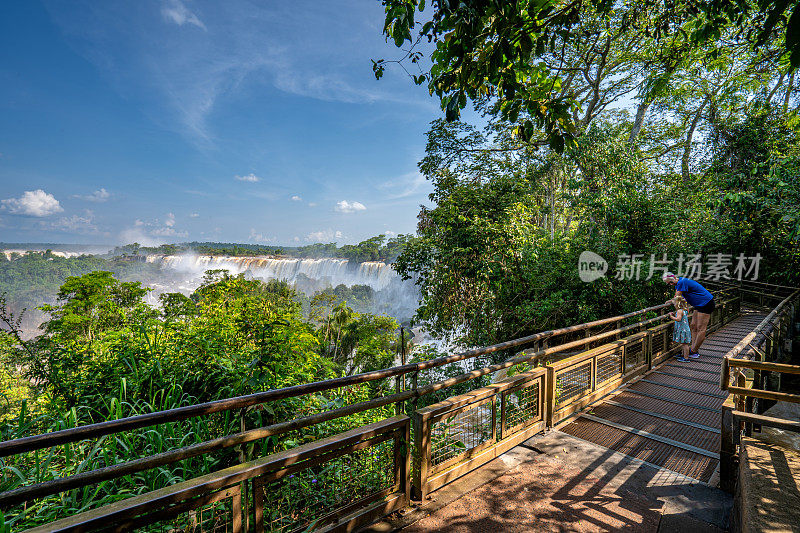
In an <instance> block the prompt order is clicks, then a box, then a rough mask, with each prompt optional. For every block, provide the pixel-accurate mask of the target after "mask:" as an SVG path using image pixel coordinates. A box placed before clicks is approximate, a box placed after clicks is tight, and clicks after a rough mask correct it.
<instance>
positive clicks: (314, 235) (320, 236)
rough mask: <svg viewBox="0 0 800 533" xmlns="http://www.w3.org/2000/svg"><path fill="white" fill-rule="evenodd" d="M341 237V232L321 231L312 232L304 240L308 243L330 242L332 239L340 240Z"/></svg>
mask: <svg viewBox="0 0 800 533" xmlns="http://www.w3.org/2000/svg"><path fill="white" fill-rule="evenodd" d="M342 237H343V235H342V232H341V231H334V230H332V229H326V230H321V231H312V232H311V233H309V234H308V235H306V240H307V241H309V242H331V241H332V240H333V239H341V238H342Z"/></svg>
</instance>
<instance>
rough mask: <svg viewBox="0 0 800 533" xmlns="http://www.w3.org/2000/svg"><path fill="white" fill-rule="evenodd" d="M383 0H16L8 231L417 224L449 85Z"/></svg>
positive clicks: (151, 234)
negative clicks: (437, 80) (404, 37)
mask: <svg viewBox="0 0 800 533" xmlns="http://www.w3.org/2000/svg"><path fill="white" fill-rule="evenodd" d="M382 22H383V11H382V7H381V5H380V2H378V1H377V0H362V1H351V2H346V1H341V2H340V1H336V2H328V1H313V2H311V1H292V2H278V1H262V2H245V1H239V0H235V1H234V0H226V1H225V2H217V1H202V0H141V1H136V2H130V1H106V0H102V1H100V0H97V1H94V2H81V1H69V2H68V1H52V2H51V1H44V2H39V1H34V0H29V1H25V2H4V3H3V4H2V6H0V241H5V242H20V241H24V242H65V243H87V244H91V243H103V244H116V243H125V242H132V241H138V242H140V243H144V244H157V243H163V242H181V241H191V240H200V241H205V240H213V241H225V242H251V243H264V244H274V245H297V244H308V243H310V242H320V241H321V242H331V241H337V242H339V243H349V242H358V241H359V240H362V239H364V238H367V237H369V236H372V235H376V234H378V233H385V232H389V233H388V234H389V235H391V234H393V233H408V232H413V231H414V228H415V223H416V215H417V213H418V211H419V208H418V206H419V204H420V203H425V202H426V201H427V194H428V192H430V186H429V184H428V183H427V182H425V180H424V179H422V178H421V176H420V175H419V174H418V173H417V168H416V163H417V162H418V161H419V160H420V158H421V157H422V155H423V153H424V147H425V137H424V134H425V132H426V131H427V129H428V124H429V122H430V121H431V120H433V119H435V118H437V117H439V116H441V113H440V111H439V108H438V102H437V101H436V100H435V99H433V98H431V97H429V96H428V93H427V90H426V89H425V88H424V87H417V86H415V85H413V83H412V82H411V81H410V80H409V79H408V78H407V77H406V75H405V74H404V73H403V72H402V70H400V69H392V68H389V69H387V72H386V75H385V76H384V78H383V79H382V80H380V81H376V80H375V79H374V76H373V74H372V70H371V63H370V59H371V58H379V57H385V58H395V57H397V56H398V51H397V49H396V48H394V45H392V44H387V43H386V42H385V40H384V39H383V37H382V35H381V27H382Z"/></svg>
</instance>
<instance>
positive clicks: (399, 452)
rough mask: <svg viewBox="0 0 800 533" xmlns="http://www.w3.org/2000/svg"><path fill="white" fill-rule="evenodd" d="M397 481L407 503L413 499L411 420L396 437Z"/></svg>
mask: <svg viewBox="0 0 800 533" xmlns="http://www.w3.org/2000/svg"><path fill="white" fill-rule="evenodd" d="M394 468H395V476H396V477H395V482H396V483H397V485H398V486H399V487H398V488H399V490H400V492H402V493H403V494H404V495H405V499H406V505H408V502H409V501H410V500H411V484H412V481H411V421H410V420H408V421H407V422H406V424H405V425H404V426H403V427H402V428H401V429H399V430H398V432H397V433H395V437H394Z"/></svg>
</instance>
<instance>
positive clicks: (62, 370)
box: [0, 271, 397, 528]
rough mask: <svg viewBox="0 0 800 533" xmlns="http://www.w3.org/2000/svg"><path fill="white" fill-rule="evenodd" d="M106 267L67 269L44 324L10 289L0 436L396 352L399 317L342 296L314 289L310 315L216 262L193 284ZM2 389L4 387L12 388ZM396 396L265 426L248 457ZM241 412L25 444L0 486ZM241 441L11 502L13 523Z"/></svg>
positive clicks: (348, 420) (118, 455) (281, 290)
mask: <svg viewBox="0 0 800 533" xmlns="http://www.w3.org/2000/svg"><path fill="white" fill-rule="evenodd" d="M147 292H148V289H145V288H143V287H142V286H141V285H140V284H139V283H138V282H122V281H119V280H117V279H115V278H114V277H113V275H112V274H111V273H110V272H106V271H95V272H91V273H89V274H85V275H83V276H80V277H71V278H68V279H67V281H66V282H65V283H64V284H63V285H62V287H61V288H60V290H59V293H58V302H57V304H55V305H46V306H43V307H42V309H43V311H44V312H45V313H47V315H48V316H49V320H48V321H47V322H46V323H45V324H44V325H43V331H44V332H43V333H42V334H41V335H40V336H38V337H36V338H34V339H32V340H30V341H23V340H22V339H21V337H20V336H19V335H18V333H17V326H18V324H17V322H16V321H15V319H14V317H13V316H11V315H10V314H9V313H8V310H7V309H6V307H5V302H4V301H0V307H2V309H3V313H2V316H0V319H2V320H3V322H4V326H5V328H7V329H8V330H9V331H3V332H2V335H1V336H0V340H2V343H0V358H2V360H0V363H2V364H1V365H0V368H1V369H2V371H3V373H2V374H0V379H2V380H3V383H4V384H5V383H9V384H12V385H13V386H14V388H13V389H10V390H9V392H10V394H6V395H5V404H4V405H3V406H2V408H0V439H2V440H8V439H14V438H19V437H22V436H27V435H31V434H37V433H43V432H48V431H54V430H58V429H64V428H68V427H75V426H78V425H84V424H88V423H92V422H101V421H105V420H113V419H118V418H123V417H127V416H132V415H136V414H143V413H149V412H154V411H160V410H165V409H171V408H175V407H180V406H185V405H191V404H196V403H200V402H205V401H209V400H215V399H221V398H227V397H232V396H239V395H244V394H249V393H253V392H257V391H263V390H269V389H278V388H282V387H288V386H292V385H297V384H301V383H308V382H311V381H317V380H321V379H326V378H331V377H335V376H338V375H341V374H343V373H346V372H359V371H363V370H369V369H373V368H378V367H382V366H387V365H389V364H391V361H392V360H393V357H394V354H395V351H396V348H397V341H396V338H395V336H396V333H395V332H396V330H397V323H396V322H395V321H394V320H393V319H391V318H388V317H382V316H372V315H362V314H359V313H356V312H353V311H352V310H351V309H350V308H348V307H347V306H345V305H344V304H338V305H334V306H326V305H324V304H325V302H324V301H318V302H312V306H313V307H314V309H313V313H312V315H313V320H311V321H309V320H306V319H304V315H303V313H302V310H301V304H300V302H299V301H298V299H297V297H296V295H295V293H294V291H293V290H292V289H291V288H290V287H289V286H288V285H287V284H285V283H282V282H277V281H273V282H269V283H264V282H261V281H254V280H247V279H245V278H244V277H243V276H230V275H229V274H228V273H227V272H225V271H209V272H208V273H207V275H206V278H205V280H204V283H203V284H202V285H201V286H200V287H199V288H198V289H197V290H196V291H195V292H194V293H193V294H192V295H191V297H187V296H184V295H182V294H179V293H167V294H163V295H161V297H160V299H161V307H160V308H159V309H156V308H154V307H152V306H150V305H148V304H147V303H145V301H144V297H145V295H146V293H147ZM390 386H391V384H389V383H383V382H376V383H373V384H364V385H361V386H354V387H349V388H345V389H341V390H337V391H332V392H329V393H325V394H315V395H309V396H304V397H301V398H290V399H286V400H283V401H276V402H271V403H269V404H266V405H264V406H261V407H259V408H255V409H249V410H248V411H247V412H245V413H241V416H243V417H244V421H245V424H246V426H247V427H249V428H252V427H261V426H265V425H269V424H272V423H275V422H280V421H283V420H287V419H292V418H299V417H303V416H308V415H311V414H315V413H317V412H321V411H326V410H330V409H334V408H337V407H342V406H344V405H349V404H352V403H358V402H361V401H365V400H368V399H370V398H372V397H374V396H375V395H378V394H382V393H384V392H386V391H387V390H388V389H387V387H390ZM4 390H5V389H4ZM391 409H392V408H383V409H374V410H372V411H368V412H364V413H359V414H357V415H353V416H350V417H345V418H342V419H338V420H333V421H330V422H327V423H323V424H317V425H316V426H313V427H310V428H307V429H305V430H300V431H294V432H290V433H287V434H283V435H279V436H275V437H270V438H268V439H263V440H260V441H257V442H254V443H251V444H249V445H248V446H246V447H245V448H244V449H243V450H242V453H244V454H245V455H246V457H257V456H263V455H268V454H270V453H273V452H275V451H277V450H281V449H285V448H288V447H293V446H297V445H299V444H302V443H304V442H307V441H311V440H316V439H319V438H322V437H326V436H329V435H331V434H335V433H339V432H342V431H345V430H347V429H351V428H353V427H358V426H361V425H365V424H368V423H371V422H374V421H376V420H381V419H383V418H386V417H387V416H389V414H390V411H391ZM240 423H241V421H240V413H238V412H236V413H234V412H225V413H217V414H215V415H211V416H207V417H201V418H194V419H190V420H186V421H182V422H175V423H170V424H162V425H159V426H156V427H151V428H144V429H141V430H135V431H130V432H124V433H120V434H115V435H109V436H106V437H103V438H100V439H92V440H89V441H82V442H79V443H74V444H69V445H63V446H57V447H55V448H52V449H49V450H43V451H40V452H35V453H29V454H22V455H18V456H14V457H11V458H9V459H7V460H4V461H3V462H0V469H1V470H2V481H0V492H2V491H6V490H11V489H13V488H16V487H19V486H23V485H31V484H33V483H39V482H42V481H47V480H50V479H55V478H57V477H63V476H66V475H72V474H75V473H78V472H82V471H87V470H91V469H95V468H101V467H103V466H107V465H111V464H117V463H120V462H124V461H129V460H132V459H135V458H138V457H145V456H150V455H153V454H156V453H159V452H162V451H165V450H168V449H176V448H179V447H182V446H187V445H191V444H195V443H198V442H203V441H206V440H208V439H210V438H215V437H221V436H224V435H229V434H233V433H237V432H239V431H240ZM238 458H239V456H238V454H237V452H236V450H233V449H229V450H225V451H222V452H220V453H216V454H212V455H210V456H203V457H199V458H194V459H189V460H185V461H182V462H181V463H178V464H177V465H171V466H169V467H164V468H157V469H152V470H148V471H146V472H142V473H141V474H136V475H130V476H126V477H124V478H120V479H117V480H113V481H109V482H104V483H101V484H98V485H95V486H90V487H87V488H85V489H80V490H73V491H70V492H68V493H64V494H61V495H59V496H53V497H48V498H44V499H41V500H38V501H36V502H35V503H33V504H31V505H28V506H27V507H25V508H24V510H23V508H21V507H18V508H16V509H13V510H12V512H11V513H10V514H9V515H7V519H10V520H11V523H12V524H13V526H14V527H15V528H22V527H29V526H32V525H35V524H41V523H46V522H48V521H51V520H54V519H56V518H60V517H64V516H68V515H70V514H74V513H77V512H80V511H82V510H86V509H88V508H93V507H96V506H98V505H101V504H105V503H110V502H112V501H115V500H117V499H120V498H123V497H127V496H130V495H133V494H139V493H142V492H145V491H148V490H153V489H155V488H159V487H163V486H166V485H170V484H173V483H176V482H178V481H182V480H184V479H189V478H192V477H196V476H198V475H202V474H203V473H207V472H211V471H214V470H218V469H220V468H223V467H225V466H229V465H231V464H233V463H234V462H236V461H238Z"/></svg>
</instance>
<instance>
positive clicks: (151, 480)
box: [0, 385, 239, 531]
mask: <svg viewBox="0 0 800 533" xmlns="http://www.w3.org/2000/svg"><path fill="white" fill-rule="evenodd" d="M99 400H100V401H99V402H98V403H99V405H100V406H101V407H100V408H98V409H97V410H96V412H93V413H89V412H87V411H88V409H75V408H73V409H70V410H69V411H67V412H66V413H64V414H63V416H61V417H59V418H55V417H52V416H49V417H48V416H47V415H43V416H39V417H36V418H33V417H31V416H30V415H29V413H28V410H27V406H26V405H25V404H23V406H22V409H21V410H20V413H19V415H18V416H17V418H16V419H15V420H12V421H11V423H10V424H8V425H7V426H6V431H5V432H4V433H6V434H5V435H4V437H5V438H8V439H14V438H21V437H23V436H27V435H30V434H31V433H32V431H31V430H32V429H34V428H42V427H44V428H46V431H58V430H61V429H67V428H73V427H77V426H78V425H79V424H80V423H81V421H85V420H86V419H91V420H95V421H96V420H98V419H102V420H115V419H118V418H122V417H123V416H134V415H138V414H145V413H151V412H154V411H161V410H165V409H173V408H176V407H181V406H184V405H190V404H192V403H195V399H194V398H193V397H191V396H189V395H187V394H184V393H183V391H182V389H181V387H180V386H178V385H175V386H172V387H170V388H166V389H159V390H157V391H155V392H154V393H153V394H152V397H151V398H150V400H149V401H142V400H137V401H134V402H128V401H127V400H126V394H125V390H124V385H123V386H122V387H121V389H120V393H119V395H118V396H117V397H113V398H110V399H99ZM238 424H239V422H238V419H236V418H235V417H234V416H233V414H232V413H219V414H216V415H211V416H208V417H203V418H193V419H190V420H185V421H180V422H173V423H169V424H161V425H158V426H152V427H148V428H142V429H139V430H134V431H127V432H121V433H116V434H113V435H107V436H103V437H99V438H96V439H87V440H84V441H80V442H75V443H68V444H63V445H59V446H55V447H52V448H49V449H46V450H38V451H34V452H30V453H25V454H20V455H16V456H12V457H7V458H4V459H0V474H2V475H1V476H0V492H4V491H9V490H13V489H16V488H18V487H22V486H29V485H32V484H36V483H42V482H45V481H50V480H53V479H58V478H62V477H68V476H73V475H75V474H79V473H81V472H86V471H89V470H94V469H97V468H103V467H105V466H110V465H114V464H118V463H122V462H125V461H130V460H132V459H137V458H140V457H147V456H151V455H155V454H158V453H161V452H164V451H167V450H171V449H176V448H180V447H183V446H189V445H191V444H195V443H198V442H203V441H205V440H208V439H210V438H214V437H218V436H221V435H225V434H229V433H233V432H236V431H238ZM235 460H236V457H235V452H234V451H233V450H224V451H222V452H220V453H219V454H216V455H214V456H202V457H195V458H191V459H186V460H184V461H181V462H180V463H177V464H174V465H166V466H162V467H158V468H154V469H151V470H146V471H144V472H139V473H136V474H131V475H127V476H124V477H121V478H118V479H114V480H109V481H104V482H101V483H97V484H95V485H90V486H86V487H82V488H78V489H73V490H70V491H66V492H63V493H61V494H57V495H53V496H48V497H45V498H41V499H39V500H36V501H34V502H28V503H27V504H25V505H20V506H17V507H14V508H11V509H9V510H8V511H7V512H6V515H5V518H4V520H5V524H6V527H10V528H13V530H15V531H17V530H21V529H25V528H29V527H34V526H36V525H40V524H45V523H47V522H51V521H53V520H57V519H60V518H64V517H66V516H70V515H73V514H76V513H80V512H83V511H86V510H89V509H93V508H96V507H100V506H103V505H106V504H109V503H112V502H115V501H118V500H121V499H124V498H127V497H130V496H133V495H136V494H142V493H144V492H148V491H152V490H155V489H158V488H161V487H165V486H168V485H172V484H175V483H178V482H180V481H184V480H186V479H191V478H193V477H197V476H201V475H203V474H207V473H210V472H213V471H215V470H219V469H221V468H224V467H226V466H229V465H230V464H233V463H234V461H235ZM0 531H2V530H1V529H0Z"/></svg>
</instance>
